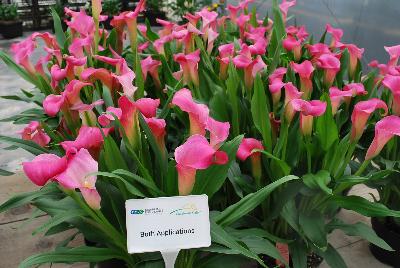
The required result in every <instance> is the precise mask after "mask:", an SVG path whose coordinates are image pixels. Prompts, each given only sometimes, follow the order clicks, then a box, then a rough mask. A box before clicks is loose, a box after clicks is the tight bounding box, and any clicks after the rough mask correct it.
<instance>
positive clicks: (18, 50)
mask: <svg viewBox="0 0 400 268" xmlns="http://www.w3.org/2000/svg"><path fill="white" fill-rule="evenodd" d="M35 47H36V44H35V42H34V41H33V40H32V38H26V39H25V40H23V41H21V42H18V43H13V44H12V45H11V47H10V51H11V53H12V54H13V56H14V60H15V62H16V63H18V64H19V65H21V66H22V67H24V69H25V70H26V71H28V73H30V74H34V73H35V67H34V66H33V64H32V62H31V61H30V59H29V57H30V56H31V55H32V53H33V51H34V50H35Z"/></svg>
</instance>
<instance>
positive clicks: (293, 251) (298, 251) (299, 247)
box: [289, 239, 308, 268]
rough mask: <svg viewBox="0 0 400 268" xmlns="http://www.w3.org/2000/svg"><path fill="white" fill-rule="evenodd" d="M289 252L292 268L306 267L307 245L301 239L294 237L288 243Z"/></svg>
mask: <svg viewBox="0 0 400 268" xmlns="http://www.w3.org/2000/svg"><path fill="white" fill-rule="evenodd" d="M289 252H290V255H291V256H292V262H293V268H304V267H307V254H308V252H307V246H306V245H305V244H304V242H303V241H302V240H301V239H296V240H295V242H294V243H291V244H289Z"/></svg>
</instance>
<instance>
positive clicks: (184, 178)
mask: <svg viewBox="0 0 400 268" xmlns="http://www.w3.org/2000/svg"><path fill="white" fill-rule="evenodd" d="M174 155H175V161H176V163H177V165H176V169H177V171H178V188H179V195H188V194H190V192H191V191H192V189H193V186H194V184H195V180H196V171H197V170H199V169H200V170H201V169H207V168H208V167H210V166H211V165H213V164H216V165H224V164H226V163H227V162H228V155H227V154H226V153H225V152H223V151H217V150H216V149H214V148H213V147H212V146H211V145H210V144H209V143H208V140H207V139H206V138H205V137H204V136H202V135H193V136H191V137H189V139H188V140H187V141H186V142H185V143H184V144H182V145H181V146H179V147H178V148H176V149H175V153H174Z"/></svg>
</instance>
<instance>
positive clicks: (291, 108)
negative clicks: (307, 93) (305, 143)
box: [285, 99, 326, 136]
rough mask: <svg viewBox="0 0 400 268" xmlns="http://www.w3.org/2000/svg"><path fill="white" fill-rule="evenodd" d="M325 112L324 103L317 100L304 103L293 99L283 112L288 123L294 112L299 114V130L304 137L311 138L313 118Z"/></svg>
mask: <svg viewBox="0 0 400 268" xmlns="http://www.w3.org/2000/svg"><path fill="white" fill-rule="evenodd" d="M325 111H326V102H322V101H319V100H312V101H305V100H302V99H294V100H291V101H290V102H289V104H288V105H287V106H286V110H285V118H286V120H287V121H288V122H289V123H290V122H291V121H292V119H293V117H294V114H295V112H300V130H301V133H302V134H303V135H304V136H311V133H312V129H313V120H314V117H317V116H321V115H323V114H324V113H325Z"/></svg>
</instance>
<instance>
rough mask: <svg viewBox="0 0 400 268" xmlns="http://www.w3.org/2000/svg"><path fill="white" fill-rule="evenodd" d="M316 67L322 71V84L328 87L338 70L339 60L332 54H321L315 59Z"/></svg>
mask: <svg viewBox="0 0 400 268" xmlns="http://www.w3.org/2000/svg"><path fill="white" fill-rule="evenodd" d="M316 63H317V66H318V67H319V68H321V69H323V70H324V72H325V73H324V84H325V86H326V87H328V88H329V87H330V86H331V85H332V84H333V81H334V80H335V78H336V74H337V73H338V72H339V70H340V60H338V58H337V57H335V56H334V55H332V54H323V55H321V56H319V57H318V59H317V62H316Z"/></svg>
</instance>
